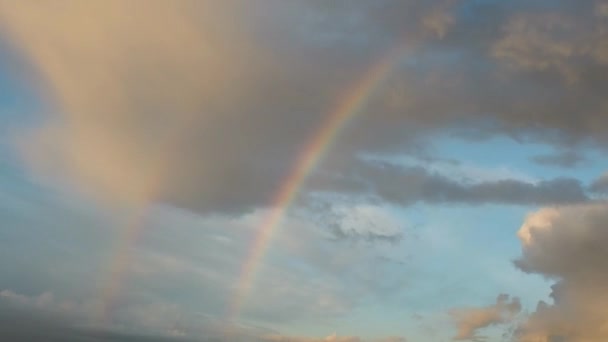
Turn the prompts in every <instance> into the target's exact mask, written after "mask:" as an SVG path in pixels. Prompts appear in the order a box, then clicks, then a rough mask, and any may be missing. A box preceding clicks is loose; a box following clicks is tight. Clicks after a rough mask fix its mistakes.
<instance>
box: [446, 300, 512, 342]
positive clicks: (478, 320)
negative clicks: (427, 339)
mask: <svg viewBox="0 0 608 342" xmlns="http://www.w3.org/2000/svg"><path fill="white" fill-rule="evenodd" d="M520 311H521V303H520V302H519V298H517V297H513V298H509V295H506V294H501V295H499V296H498V298H496V303H495V304H492V305H489V306H486V307H481V308H459V309H453V310H452V311H451V312H450V315H451V316H452V320H453V321H454V324H455V325H456V327H457V329H458V333H457V334H456V336H454V340H458V341H461V340H471V341H483V340H485V338H484V337H483V336H480V335H478V331H479V330H480V329H483V328H486V327H489V326H492V325H497V324H504V323H509V322H511V321H512V320H513V319H514V318H515V316H516V315H517V314H518V313H519V312H520Z"/></svg>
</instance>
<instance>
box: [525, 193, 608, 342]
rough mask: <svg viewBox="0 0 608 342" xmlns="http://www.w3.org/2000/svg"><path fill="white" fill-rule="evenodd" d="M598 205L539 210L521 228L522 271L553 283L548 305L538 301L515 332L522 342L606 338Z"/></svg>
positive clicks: (603, 214) (606, 215) (602, 219)
mask: <svg viewBox="0 0 608 342" xmlns="http://www.w3.org/2000/svg"><path fill="white" fill-rule="evenodd" d="M607 219H608V205H607V204H606V203H604V202H598V203H591V204H583V205H576V206H562V207H555V208H545V209H541V210H539V211H537V212H535V213H532V214H530V215H529V216H528V217H527V218H526V221H525V222H524V224H523V225H522V227H521V229H520V230H519V233H518V234H519V237H520V239H521V241H522V256H521V257H520V258H519V259H517V260H516V262H515V263H516V265H517V266H518V267H519V268H520V269H522V270H523V271H525V272H529V273H537V274H540V275H543V276H545V277H548V278H551V279H555V281H556V283H555V285H554V286H553V288H552V294H551V296H552V298H553V303H545V302H540V303H539V304H538V307H537V309H536V311H535V312H533V313H532V314H531V316H530V317H529V318H528V319H527V321H526V322H525V323H524V324H523V325H522V326H521V327H520V329H519V331H518V338H519V340H520V341H522V342H529V341H547V342H554V341H572V342H595V341H605V340H606V338H608V330H607V329H606V327H607V326H608V321H607V320H606V314H607V311H606V310H607V309H606V307H607V304H608V297H607V296H606V293H605V288H606V286H608V277H607V276H606V274H608V273H607V267H608V263H606V258H607V257H608V254H607V253H608V252H607V251H606V248H604V246H605V245H606V243H608V233H607V232H608V231H607V230H606V220H607Z"/></svg>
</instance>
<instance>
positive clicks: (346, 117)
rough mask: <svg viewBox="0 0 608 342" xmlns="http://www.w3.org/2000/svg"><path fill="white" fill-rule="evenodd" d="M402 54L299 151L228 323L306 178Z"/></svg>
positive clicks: (349, 96)
mask: <svg viewBox="0 0 608 342" xmlns="http://www.w3.org/2000/svg"><path fill="white" fill-rule="evenodd" d="M403 52H404V47H402V46H400V47H398V48H395V49H392V50H391V51H390V52H389V53H388V54H386V55H385V56H384V57H383V58H381V59H380V60H379V61H377V62H376V63H374V64H373V65H372V66H371V67H370V68H369V69H368V70H367V71H366V72H365V74H364V75H363V76H362V77H361V78H360V79H359V80H358V81H357V82H355V83H354V84H353V85H352V86H350V87H349V88H348V89H347V90H346V91H345V92H344V94H343V95H342V96H341V97H340V98H339V100H338V101H336V104H335V105H334V106H333V107H332V109H331V110H330V111H329V112H328V113H329V114H328V115H327V119H326V120H325V121H324V122H323V123H322V125H321V126H320V127H319V129H318V130H317V131H316V132H315V134H313V136H312V137H311V139H310V140H309V142H308V143H307V144H306V145H305V146H304V148H303V149H302V152H301V153H300V154H299V156H298V158H297V160H296V162H295V164H294V166H293V168H292V169H291V172H290V173H289V174H288V176H287V177H286V178H285V180H284V181H283V182H282V185H281V186H280V188H279V191H277V192H276V194H275V196H273V201H272V202H271V205H270V207H271V209H270V212H269V213H268V215H267V216H266V217H265V218H264V220H263V222H262V224H261V225H260V227H259V228H258V232H257V235H256V237H255V239H254V241H253V243H252V245H251V247H250V250H249V252H248V254H247V257H246V259H245V262H244V264H243V265H242V268H241V272H240V277H239V280H238V282H237V287H236V291H235V294H234V296H233V298H232V302H231V303H230V306H229V309H228V319H229V321H230V322H234V321H235V319H236V318H238V316H239V315H240V312H241V310H242V307H243V305H244V303H245V300H246V299H247V296H248V294H249V291H250V290H251V287H252V285H253V283H254V282H255V275H256V270H257V268H258V267H259V264H260V262H261V260H262V258H263V257H264V255H265V253H266V251H267V250H268V246H269V243H270V241H271V240H272V236H273V235H274V233H275V232H276V230H277V227H278V226H279V225H280V223H281V220H282V219H283V217H284V215H285V212H286V211H287V209H288V208H289V206H290V204H291V202H292V201H293V200H294V198H295V197H296V195H297V194H298V192H299V190H300V188H301V187H302V184H303V183H304V181H305V180H306V178H307V176H308V175H309V174H310V172H311V171H312V170H313V169H314V168H315V166H316V165H317V164H318V163H319V161H321V160H322V159H323V157H324V156H325V154H326V153H327V151H328V150H329V148H330V147H331V146H332V142H333V141H334V140H335V139H336V137H337V136H338V135H339V134H340V131H341V130H342V128H343V127H345V126H346V124H347V123H348V122H349V121H350V120H352V119H353V118H354V117H356V116H357V114H358V113H361V112H362V109H363V108H364V106H365V105H366V104H367V102H368V100H369V99H370V98H371V96H372V95H373V94H374V90H376V89H377V88H378V86H379V85H381V84H382V81H383V80H385V79H386V77H387V75H388V74H389V71H390V70H391V69H393V67H394V66H395V64H397V63H398V61H399V60H400V59H401V57H402V55H403Z"/></svg>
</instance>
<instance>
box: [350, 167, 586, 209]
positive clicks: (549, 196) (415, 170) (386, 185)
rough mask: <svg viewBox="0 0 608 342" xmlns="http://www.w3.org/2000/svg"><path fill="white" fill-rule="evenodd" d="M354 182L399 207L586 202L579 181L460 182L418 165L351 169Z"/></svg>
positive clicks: (567, 179)
mask: <svg viewBox="0 0 608 342" xmlns="http://www.w3.org/2000/svg"><path fill="white" fill-rule="evenodd" d="M353 173H355V176H354V177H353V178H354V179H359V180H360V181H361V183H362V184H363V186H361V188H365V186H367V188H368V189H371V192H372V193H373V194H375V195H376V196H378V197H379V198H381V199H383V200H385V201H388V202H390V203H394V204H398V205H411V204H414V203H418V202H424V203H432V204H438V203H465V204H484V203H501V204H516V205H525V204H533V205H536V204H543V203H575V202H584V201H586V200H588V197H587V194H586V193H585V189H584V187H583V186H582V185H581V184H580V182H579V181H577V180H575V179H569V178H556V179H551V180H543V181H539V182H536V183H532V182H527V181H521V180H516V179H501V180H490V181H483V182H475V181H469V182H462V181H457V180H454V179H451V178H449V177H448V176H445V175H442V174H439V173H437V172H432V171H429V170H427V169H425V168H423V167H419V166H413V167H409V166H400V165H396V164H392V163H384V162H376V163H368V164H367V165H361V166H360V167H359V168H356V167H355V168H353Z"/></svg>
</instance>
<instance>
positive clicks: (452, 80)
mask: <svg viewBox="0 0 608 342" xmlns="http://www.w3.org/2000/svg"><path fill="white" fill-rule="evenodd" d="M93 4H94V5H87V6H84V5H79V4H78V3H70V4H67V3H66V5H65V6H57V7H53V6H49V7H47V6H46V5H44V4H34V3H15V2H12V1H5V2H2V7H1V8H2V11H0V12H1V13H2V35H3V37H4V39H5V40H7V41H9V42H10V46H11V47H13V48H14V49H15V51H17V52H16V53H18V54H22V55H23V56H24V59H26V60H27V61H29V62H30V63H31V69H32V70H35V71H36V72H33V74H35V75H37V76H34V77H30V79H34V80H35V82H34V84H35V87H36V88H39V89H42V90H41V93H43V94H45V96H46V97H47V99H48V100H49V101H48V102H49V103H50V104H51V105H52V110H51V112H53V113H55V114H54V115H49V116H48V120H46V121H44V122H42V123H41V125H40V126H39V127H36V128H34V129H32V130H31V131H29V132H28V134H25V133H23V132H21V133H22V134H20V135H19V137H20V139H19V140H20V141H19V143H18V144H17V145H18V146H19V148H20V151H21V152H22V153H23V155H24V156H25V159H26V160H27V162H28V163H29V164H30V165H31V166H32V167H33V168H34V169H35V170H37V171H38V172H42V173H44V174H51V175H53V176H55V177H57V178H60V179H64V178H68V179H69V181H70V182H73V183H74V184H75V185H76V186H77V187H78V188H80V189H81V190H83V191H86V192H89V193H92V194H95V195H97V196H99V197H101V198H104V199H106V200H107V199H110V200H111V201H112V202H116V200H117V199H123V200H125V201H130V202H147V201H166V202H170V203H173V204H176V205H179V206H183V207H188V208H193V209H196V210H202V211H207V212H210V211H223V212H227V211H231V212H242V211H244V210H250V209H252V208H255V207H259V206H263V205H265V204H267V203H269V202H270V200H271V198H272V194H273V192H274V191H275V190H276V189H277V188H278V187H279V185H280V184H281V182H282V179H284V177H285V176H286V174H287V173H288V172H289V170H290V168H291V167H292V166H293V165H294V163H295V160H297V157H298V155H299V154H300V151H301V149H302V147H303V146H304V145H305V143H306V141H307V140H308V139H309V137H310V136H311V135H312V133H313V132H314V131H315V130H317V129H318V127H320V126H321V124H322V122H323V120H324V119H325V118H326V117H327V115H328V114H329V113H330V112H331V111H332V108H335V107H336V106H337V103H339V102H340V101H341V99H343V98H344V97H345V95H344V90H345V89H348V88H349V87H351V86H352V84H354V83H356V82H357V80H359V79H360V78H361V77H362V75H363V74H365V70H367V69H368V68H369V67H370V66H371V65H374V63H376V62H377V61H378V60H379V59H381V58H382V57H383V56H385V55H386V53H387V51H389V50H390V49H391V47H393V46H395V45H398V44H405V46H406V48H405V50H404V51H405V52H404V54H403V60H402V61H401V63H397V65H395V66H394V68H393V70H391V72H390V75H389V77H388V78H387V80H386V82H384V84H383V85H382V86H380V87H378V88H377V89H376V91H375V93H374V96H373V97H372V99H371V101H370V102H369V103H368V104H367V106H365V107H364V108H361V110H362V113H361V115H360V116H359V117H358V118H357V120H354V121H353V123H352V124H351V125H349V127H348V128H347V129H346V130H345V131H344V132H343V134H341V135H340V137H339V138H338V141H337V143H336V144H335V146H333V148H332V149H331V151H330V153H329V156H328V161H326V163H325V164H324V165H322V166H321V167H320V169H321V170H322V169H324V168H327V165H328V164H332V165H338V166H339V165H342V164H343V163H342V161H343V160H350V159H352V158H353V157H354V156H355V155H356V154H357V153H359V152H361V151H366V152H382V153H391V152H395V151H403V150H407V149H408V148H411V146H414V145H416V144H420V142H421V141H425V140H427V139H430V138H432V137H433V136H434V135H435V134H440V133H445V132H446V131H452V130H455V129H461V128H463V127H466V128H467V132H468V133H467V134H466V135H467V136H468V137H477V138H479V137H482V138H483V137H489V136H492V135H495V134H506V135H508V136H511V137H513V138H516V139H521V140H532V141H540V142H547V143H552V144H557V145H570V146H575V145H576V144H577V143H581V142H590V143H591V144H593V145H596V146H602V147H604V146H606V143H608V141H607V140H606V137H607V136H608V134H606V133H607V131H606V127H608V118H607V116H606V115H605V108H606V105H607V102H606V101H607V100H606V98H605V90H606V89H607V88H606V87H607V85H608V79H607V78H606V77H605V75H607V74H608V72H606V71H608V58H606V51H605V50H606V49H605V47H604V45H605V44H603V43H602V42H603V41H605V38H606V37H605V35H606V33H605V32H608V30H607V29H608V23H607V16H606V11H605V10H604V7H605V6H603V5H602V3H601V2H599V1H591V0H589V1H587V0H585V1H574V0H569V1H566V0H564V1H557V2H551V3H548V2H546V1H541V0H537V1H510V2H501V1H475V2H468V1H449V0H443V1H439V0H437V1H424V2H420V1H381V2H369V1H338V2H331V3H327V2H321V1H319V2H316V1H315V2H290V3H285V2H281V1H273V0H267V1H261V2H256V4H255V5H252V4H251V3H250V2H245V1H235V2H230V3H229V4H228V3H226V4H222V3H219V2H197V1H192V2H189V1H183V2H178V3H168V2H162V1H146V2H144V1H142V2H134V3H133V4H132V6H133V7H129V8H125V6H126V5H125V4H124V3H123V2H120V1H104V2H101V1H100V2H95V3H93ZM130 6H131V5H130ZM138 6H141V7H142V8H143V7H145V10H141V11H139V10H134V8H137V7H138ZM130 11H131V12H130ZM37 13H44V15H37ZM128 13H145V15H143V14H142V15H134V16H130V15H127V14H128ZM211 13H213V14H211ZM83 17H84V18H89V19H90V20H88V21H87V25H86V26H81V22H80V21H79V20H77V19H76V18H83ZM158 23H164V24H163V25H159V24H158ZM41 41H44V42H46V43H44V44H41V43H40V42H41ZM92 42H94V43H92ZM329 170H331V172H335V173H337V174H340V173H343V172H344V169H341V168H340V167H337V169H333V168H329ZM412 177H414V178H415V177H417V176H412ZM552 182H553V181H552ZM446 185H449V186H451V187H452V189H451V190H450V191H445V192H438V191H435V190H432V189H431V190H428V189H427V190H424V191H423V192H424V193H431V194H434V195H425V196H428V197H429V198H431V197H433V198H432V200H433V201H436V202H440V201H442V200H444V201H449V200H450V198H452V196H457V195H451V194H452V193H459V192H460V193H461V195H462V196H461V195H458V196H459V197H467V198H468V199H467V201H468V202H470V203H482V200H481V199H482V198H484V197H488V198H490V199H491V200H492V197H493V196H494V195H492V194H493V193H495V192H499V193H502V194H505V193H506V192H507V190H509V191H510V194H508V195H507V196H506V197H507V199H506V200H504V201H505V202H515V201H517V200H518V198H519V197H523V196H524V195H531V196H532V197H531V198H532V199H528V200H525V201H524V202H528V203H537V202H543V201H544V200H545V199H546V198H548V197H551V196H553V195H552V194H549V192H550V190H548V188H547V186H548V185H539V186H536V188H534V189H533V190H528V189H529V188H530V187H529V186H525V185H520V184H515V183H514V184H512V183H509V182H506V183H501V184H492V185H483V186H477V187H476V188H475V190H474V191H467V190H465V189H461V188H459V187H458V186H457V185H456V186H455V185H453V184H446ZM549 185H551V186H557V187H559V188H561V189H565V190H570V191H574V190H575V185H573V183H572V184H570V183H568V182H566V181H563V180H562V181H559V182H558V181H555V182H554V183H551V184H549ZM528 191H530V192H528ZM382 192H384V193H386V194H389V192H390V191H388V189H384V190H382ZM391 196H392V197H398V196H397V195H393V194H390V196H389V197H391ZM573 196H576V195H573ZM498 197H499V196H498V195H496V196H495V198H494V199H493V200H495V201H498V202H500V201H502V200H501V199H499V198H498ZM442 198H444V199H442ZM501 198H503V197H501ZM406 202H407V201H406Z"/></svg>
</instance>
